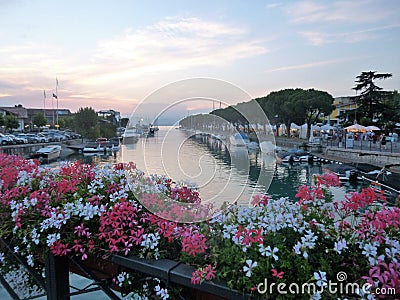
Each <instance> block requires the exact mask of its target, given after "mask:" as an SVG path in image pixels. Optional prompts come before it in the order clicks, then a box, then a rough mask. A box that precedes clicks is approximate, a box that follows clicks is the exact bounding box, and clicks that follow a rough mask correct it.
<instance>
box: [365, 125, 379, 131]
mask: <svg viewBox="0 0 400 300" xmlns="http://www.w3.org/2000/svg"><path fill="white" fill-rule="evenodd" d="M366 128H367V130H368V131H374V130H381V129H380V128H379V127H377V126H374V125H370V126H367V127H366Z"/></svg>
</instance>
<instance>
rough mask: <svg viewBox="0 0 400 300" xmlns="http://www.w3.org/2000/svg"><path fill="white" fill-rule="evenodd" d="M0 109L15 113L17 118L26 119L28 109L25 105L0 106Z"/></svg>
mask: <svg viewBox="0 0 400 300" xmlns="http://www.w3.org/2000/svg"><path fill="white" fill-rule="evenodd" d="M0 109H1V110H4V111H6V112H8V113H11V114H13V115H15V116H16V117H17V118H19V119H27V118H28V110H27V109H26V108H25V107H21V106H14V107H0Z"/></svg>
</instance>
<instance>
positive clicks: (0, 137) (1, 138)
mask: <svg viewBox="0 0 400 300" xmlns="http://www.w3.org/2000/svg"><path fill="white" fill-rule="evenodd" d="M0 144H1V145H9V144H10V138H9V137H8V136H6V135H5V134H2V133H0Z"/></svg>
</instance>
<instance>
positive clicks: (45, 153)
mask: <svg viewBox="0 0 400 300" xmlns="http://www.w3.org/2000/svg"><path fill="white" fill-rule="evenodd" d="M60 155H61V146H60V145H49V146H46V147H43V148H40V149H39V150H37V151H36V152H35V153H34V155H33V157H34V158H39V159H40V158H42V159H47V160H52V159H56V158H59V157H60Z"/></svg>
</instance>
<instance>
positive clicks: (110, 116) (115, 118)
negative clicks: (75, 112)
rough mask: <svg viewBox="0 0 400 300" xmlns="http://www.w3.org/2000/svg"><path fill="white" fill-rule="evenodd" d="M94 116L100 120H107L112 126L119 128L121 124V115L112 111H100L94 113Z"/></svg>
mask: <svg viewBox="0 0 400 300" xmlns="http://www.w3.org/2000/svg"><path fill="white" fill-rule="evenodd" d="M96 114H97V115H98V116H99V117H100V118H102V119H106V120H109V121H110V122H111V123H112V124H115V125H117V126H120V124H121V113H120V112H118V111H115V110H112V109H109V110H100V111H98V112H96Z"/></svg>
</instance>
